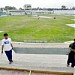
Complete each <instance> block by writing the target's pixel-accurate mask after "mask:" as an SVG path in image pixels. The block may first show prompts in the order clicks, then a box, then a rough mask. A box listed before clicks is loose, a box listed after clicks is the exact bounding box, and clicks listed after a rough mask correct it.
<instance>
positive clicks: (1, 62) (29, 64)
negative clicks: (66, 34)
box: [0, 44, 75, 73]
mask: <svg viewBox="0 0 75 75" xmlns="http://www.w3.org/2000/svg"><path fill="white" fill-rule="evenodd" d="M14 45H16V44H14ZM16 46H17V45H16ZM64 47H65V44H64ZM0 50H1V49H0ZM13 60H14V62H13V63H12V64H9V62H8V60H7V58H6V56H5V54H3V55H0V67H8V68H19V69H29V70H46V71H55V72H56V71H57V72H73V73H75V68H74V69H73V68H71V67H68V68H67V67H66V61H67V55H56V54H55V55H53V54H18V53H15V52H14V51H13Z"/></svg>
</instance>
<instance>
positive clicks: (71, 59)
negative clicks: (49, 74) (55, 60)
mask: <svg viewBox="0 0 75 75" xmlns="http://www.w3.org/2000/svg"><path fill="white" fill-rule="evenodd" d="M70 63H71V67H74V66H75V53H74V52H72V51H71V52H70V53H69V55H68V61H67V64H68V65H69V64H70Z"/></svg>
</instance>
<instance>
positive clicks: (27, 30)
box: [0, 15, 75, 43]
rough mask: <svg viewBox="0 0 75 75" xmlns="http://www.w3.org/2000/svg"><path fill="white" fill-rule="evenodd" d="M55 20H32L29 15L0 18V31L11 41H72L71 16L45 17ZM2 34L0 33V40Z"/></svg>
mask: <svg viewBox="0 0 75 75" xmlns="http://www.w3.org/2000/svg"><path fill="white" fill-rule="evenodd" d="M45 16H51V17H56V19H53V18H51V19H47V18H40V19H39V20H38V19H37V18H34V17H33V16H31V15H25V16H7V17H0V30H2V31H5V32H7V33H8V34H9V35H10V37H11V38H12V40H13V41H21V42H22V41H24V40H42V41H48V42H51V43H54V42H56V43H57V42H65V41H69V40H73V39H74V37H75V36H74V30H75V29H74V28H72V27H69V26H66V25H65V24H73V23H74V21H73V20H71V19H73V18H74V17H73V16H65V15H45ZM2 38H3V33H0V40H1V39H2Z"/></svg>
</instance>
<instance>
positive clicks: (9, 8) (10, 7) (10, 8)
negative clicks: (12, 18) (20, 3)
mask: <svg viewBox="0 0 75 75" xmlns="http://www.w3.org/2000/svg"><path fill="white" fill-rule="evenodd" d="M5 10H16V7H12V6H5Z"/></svg>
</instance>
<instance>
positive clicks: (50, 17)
mask: <svg viewBox="0 0 75 75" xmlns="http://www.w3.org/2000/svg"><path fill="white" fill-rule="evenodd" d="M33 16H34V17H36V18H52V17H49V16H38V15H33Z"/></svg>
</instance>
